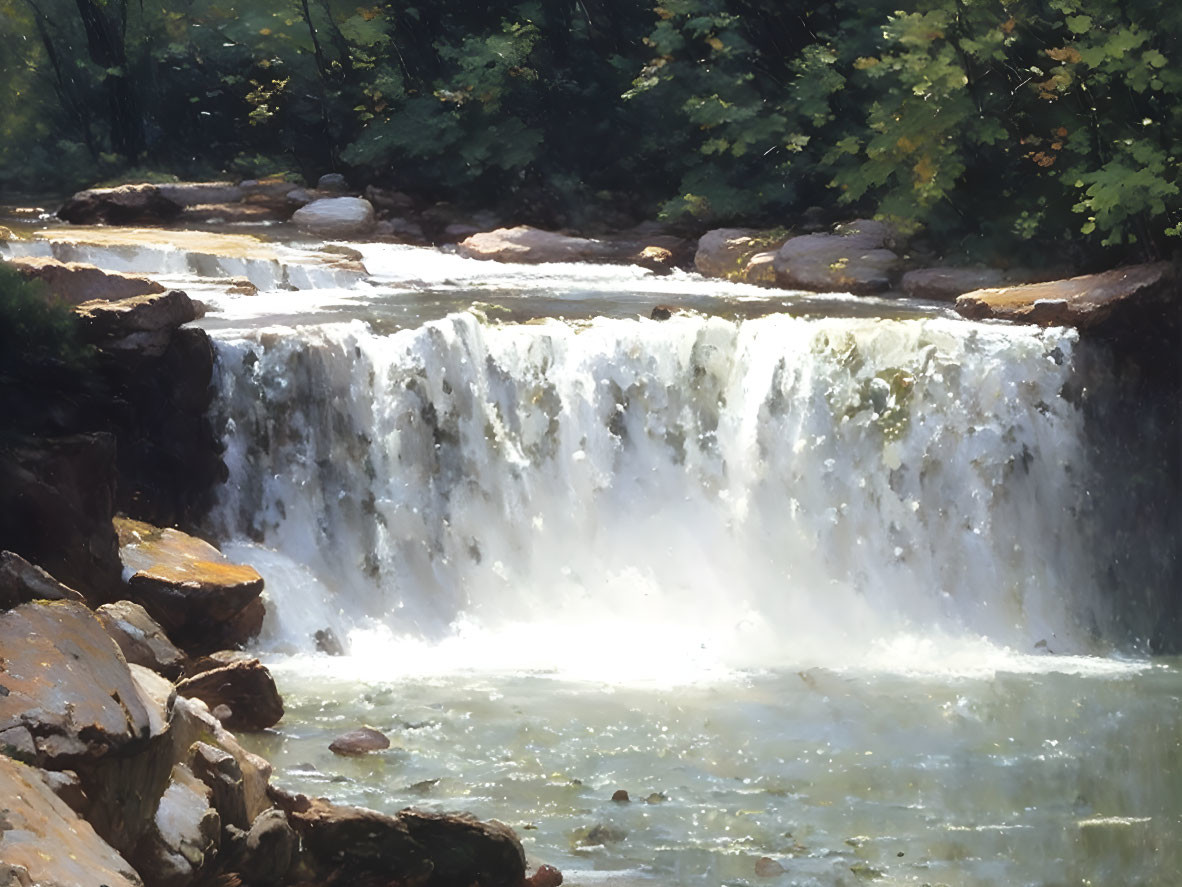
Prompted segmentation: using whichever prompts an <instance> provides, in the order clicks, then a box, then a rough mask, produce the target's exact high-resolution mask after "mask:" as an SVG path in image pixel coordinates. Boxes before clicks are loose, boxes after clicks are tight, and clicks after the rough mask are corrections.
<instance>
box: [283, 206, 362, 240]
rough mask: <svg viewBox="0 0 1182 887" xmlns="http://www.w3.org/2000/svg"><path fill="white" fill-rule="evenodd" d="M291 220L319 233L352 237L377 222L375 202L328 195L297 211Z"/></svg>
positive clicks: (307, 229)
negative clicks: (374, 208) (373, 203)
mask: <svg viewBox="0 0 1182 887" xmlns="http://www.w3.org/2000/svg"><path fill="white" fill-rule="evenodd" d="M291 220H292V221H293V222H295V224H296V225H297V226H298V227H299V228H300V229H301V230H303V231H306V232H308V233H309V234H315V235H316V236H317V237H326V238H348V237H358V236H362V235H365V234H368V233H370V232H371V231H372V230H373V228H374V225H375V223H376V217H375V215H374V210H373V205H372V204H371V203H370V202H369V201H368V200H365V199H364V198H361V197H328V198H325V199H323V200H314V201H312V202H311V203H309V204H308V205H307V206H302V207H300V208H299V209H298V210H296V211H295V214H294V215H293V216H292V217H291Z"/></svg>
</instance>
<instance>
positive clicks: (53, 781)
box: [37, 770, 90, 819]
mask: <svg viewBox="0 0 1182 887" xmlns="http://www.w3.org/2000/svg"><path fill="white" fill-rule="evenodd" d="M37 772H38V773H39V774H40V775H41V778H42V779H43V780H44V781H45V784H46V785H48V786H49V788H50V790H51V791H52V792H53V793H54V794H55V795H57V796H58V797H59V798H61V799H62V800H63V801H65V802H66V806H68V807H69V808H70V809H71V810H73V811H74V812H75V813H77V814H78V815H79V816H81V817H82V818H83V819H85V818H86V815H87V813H88V812H89V811H90V799H89V798H88V797H86V789H84V788H83V787H82V780H81V779H79V778H78V774H77V773H75V772H74V771H73V770H39V771H37Z"/></svg>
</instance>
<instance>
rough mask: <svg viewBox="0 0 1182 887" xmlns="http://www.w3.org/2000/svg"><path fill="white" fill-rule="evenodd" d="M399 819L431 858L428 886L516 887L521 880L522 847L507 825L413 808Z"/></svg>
mask: <svg viewBox="0 0 1182 887" xmlns="http://www.w3.org/2000/svg"><path fill="white" fill-rule="evenodd" d="M398 819H399V821H400V822H402V823H404V824H405V825H406V828H407V830H408V831H409V832H410V836H411V837H412V838H413V839H414V840H415V841H417V842H418V843H419V844H420V845H422V847H423V848H424V849H425V850H426V852H427V856H428V857H429V858H430V859H431V861H432V862H433V863H434V868H433V869H432V872H431V877H430V879H429V880H428V881H427V887H451V885H455V884H480V885H481V887H519V885H520V884H521V882H522V881H523V880H524V879H525V851H524V850H523V849H522V847H521V842H520V841H519V840H518V839H517V835H515V834H514V833H513V830H512V829H511V828H509V827H508V826H507V825H504V824H502V823H499V822H496V821H491V822H481V821H480V820H478V819H476V818H475V817H474V816H469V815H467V814H453V813H428V812H426V811H423V810H412V809H407V810H403V811H401V812H400V813H399V814H398Z"/></svg>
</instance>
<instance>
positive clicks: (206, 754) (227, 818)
mask: <svg viewBox="0 0 1182 887" xmlns="http://www.w3.org/2000/svg"><path fill="white" fill-rule="evenodd" d="M189 754H190V758H189V769H190V770H192V771H193V775H194V776H196V777H197V778H198V779H200V780H201V781H202V782H203V783H205V786H206V787H207V788H208V789H209V790H210V792H212V796H211V797H212V804H213V808H214V809H215V810H217V812H218V816H220V817H221V820H222V825H232V826H235V827H237V828H240V829H248V828H250V817H248V816H247V814H246V784H245V782H244V780H243V778H242V766H241V765H240V764H239V763H238V761H237V760H236V759H235V757H234V756H233V755H232V754H230V753H229V752H228V751H226V750H225V749H224V748H219V747H217V746H216V745H210V744H209V743H208V742H194V743H193V745H192V746H191V747H190V749H189Z"/></svg>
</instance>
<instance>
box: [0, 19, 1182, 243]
mask: <svg viewBox="0 0 1182 887" xmlns="http://www.w3.org/2000/svg"><path fill="white" fill-rule="evenodd" d="M84 9H88V10H91V11H92V12H94V13H95V14H96V15H98V17H99V19H100V20H104V21H106V22H108V24H111V25H112V27H111V28H110V29H109V30H110V33H109V34H108V35H107V36H106V38H104V39H105V43H104V42H103V41H99V43H102V45H101V46H99V45H98V44H96V41H95V37H96V32H95V27H94V23H93V21H92V20H88V19H87V18H86V17H84V16H83V15H81V14H80V12H81V11H82V10H84ZM104 16H105V18H103V17H104ZM92 19H93V16H92ZM1180 33H1182V4H1162V3H1159V2H1156V0H1006V2H1004V3H1003V2H1002V0H917V2H916V3H913V4H911V5H910V6H908V7H906V8H905V9H903V10H900V9H899V7H898V4H896V3H892V2H887V0H835V2H832V3H828V4H814V3H804V2H801V0H659V2H658V3H657V4H654V5H652V6H649V5H647V4H637V3H624V2H619V0H584V2H565V0H563V2H545V3H543V2H538V0H489V2H486V3H483V4H479V5H473V4H470V3H466V2H461V0H435V2H431V3H420V2H416V0H410V2H409V3H390V2H376V3H373V4H372V5H358V4H357V2H355V0H349V2H345V0H247V2H244V3H239V4H229V3H225V2H224V0H189V2H187V3H185V4H182V5H177V4H164V3H161V2H159V0H150V2H145V3H132V2H129V0H0V76H2V77H4V78H5V79H6V82H7V84H8V86H9V88H8V89H7V90H5V91H0V187H9V188H19V189H21V190H26V191H28V190H48V189H54V188H66V187H72V186H80V185H84V184H91V183H93V182H95V181H100V180H104V179H111V178H113V177H116V176H122V177H129V175H130V171H132V170H141V169H149V170H153V169H154V170H165V171H167V172H168V173H172V174H176V175H178V176H182V177H183V176H187V175H194V176H207V175H214V174H218V173H227V174H238V175H244V176H250V175H263V174H268V173H274V172H298V173H299V174H302V175H303V176H304V177H305V178H308V179H314V178H315V177H316V176H318V175H319V174H321V173H322V172H325V171H328V170H330V169H340V170H343V171H346V172H350V173H352V174H353V175H354V177H355V178H356V179H357V180H359V181H360V180H366V181H375V182H378V183H383V184H390V185H395V186H398V187H401V188H404V189H408V190H412V191H420V192H422V193H424V194H426V195H429V196H432V197H435V198H443V199H450V200H459V201H463V202H468V203H474V204H500V205H501V206H502V207H503V208H506V209H508V210H509V211H510V212H511V213H520V214H524V215H527V216H529V217H530V218H531V220H533V221H542V222H546V221H549V222H552V223H555V224H570V223H575V222H577V221H578V220H579V219H580V218H582V217H583V216H584V215H585V214H587V212H588V207H590V206H592V205H593V204H594V202H595V201H598V200H603V201H611V202H614V203H621V202H623V203H624V204H625V205H624V206H623V207H617V208H622V209H624V210H626V211H628V212H632V213H635V214H647V213H653V212H657V211H659V212H661V213H662V214H663V215H664V216H665V217H666V218H670V219H678V218H688V219H692V220H696V221H697V222H700V223H703V224H705V223H709V224H715V223H728V222H740V223H749V224H769V223H770V224H783V223H790V222H791V221H792V220H793V219H795V218H797V217H798V216H799V215H800V214H801V213H802V212H803V211H804V210H806V209H807V208H809V207H811V206H820V207H822V208H826V209H828V208H831V207H835V206H836V207H842V209H840V210H839V212H840V213H841V214H843V215H847V216H848V215H852V214H855V213H857V214H861V213H872V214H877V215H879V216H882V217H886V218H890V219H892V220H894V221H895V222H896V223H897V224H899V225H900V226H901V227H903V228H908V229H911V230H914V231H926V232H927V236H928V238H929V240H931V241H932V242H933V243H935V244H937V245H940V246H943V247H944V248H945V249H962V248H963V249H965V250H973V249H975V250H978V251H985V252H993V253H995V254H996V253H1000V254H1006V255H1009V254H1012V253H1013V251H1014V250H1015V249H1021V248H1022V246H1023V244H1030V250H1029V252H1030V256H1032V257H1037V256H1040V255H1042V256H1047V255H1054V254H1056V253H1057V251H1058V249H1057V248H1058V246H1061V245H1067V244H1076V245H1078V246H1080V247H1082V249H1081V250H1080V251H1081V252H1085V251H1086V253H1087V254H1089V255H1095V256H1103V255H1104V250H1109V251H1110V252H1113V253H1118V254H1121V255H1124V256H1126V257H1140V256H1142V255H1164V254H1167V253H1168V252H1169V251H1171V250H1172V249H1173V248H1174V246H1175V244H1176V243H1177V241H1176V240H1175V239H1174V238H1175V237H1177V235H1178V234H1179V232H1180V231H1182V217H1180V209H1182V199H1180V193H1179V189H1180V188H1182V181H1180V179H1182V158H1180V157H1179V155H1178V153H1177V145H1179V144H1182V65H1180V62H1182V59H1180V58H1179V55H1180V53H1179V41H1178V34H1180ZM120 109H122V110H120ZM137 174H138V173H137ZM836 212H838V211H835V212H834V213H833V214H836ZM590 215H594V213H593V212H591V213H590Z"/></svg>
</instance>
